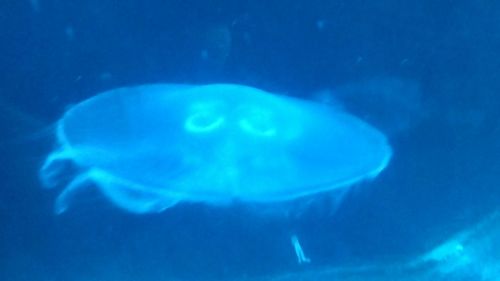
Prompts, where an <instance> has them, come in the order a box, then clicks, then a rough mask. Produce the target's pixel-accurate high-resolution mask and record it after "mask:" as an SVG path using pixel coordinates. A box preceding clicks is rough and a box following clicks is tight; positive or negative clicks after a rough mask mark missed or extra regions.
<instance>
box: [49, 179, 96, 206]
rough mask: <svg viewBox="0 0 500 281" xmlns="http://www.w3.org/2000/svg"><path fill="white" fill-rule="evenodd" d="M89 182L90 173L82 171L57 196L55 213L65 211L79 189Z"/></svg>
mask: <svg viewBox="0 0 500 281" xmlns="http://www.w3.org/2000/svg"><path fill="white" fill-rule="evenodd" d="M89 183H90V175H89V173H88V172H85V173H82V174H80V175H78V176H77V177H76V178H74V179H73V180H72V181H71V182H70V183H69V184H68V186H66V188H65V189H64V190H63V191H62V192H61V194H59V196H58V197H57V200H56V204H55V207H54V211H55V213H56V214H58V215H60V214H62V213H64V212H65V211H66V210H67V209H68V207H69V205H70V204H71V201H72V200H73V199H74V197H75V195H76V194H77V193H78V191H80V190H81V189H82V188H84V187H86V186H88V184H89Z"/></svg>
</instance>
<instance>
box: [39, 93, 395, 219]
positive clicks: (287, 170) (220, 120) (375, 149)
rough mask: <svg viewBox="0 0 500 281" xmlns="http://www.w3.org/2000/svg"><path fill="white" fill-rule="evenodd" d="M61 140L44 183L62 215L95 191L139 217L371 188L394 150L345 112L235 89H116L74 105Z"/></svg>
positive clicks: (43, 172)
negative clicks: (180, 207)
mask: <svg viewBox="0 0 500 281" xmlns="http://www.w3.org/2000/svg"><path fill="white" fill-rule="evenodd" d="M56 139H57V145H56V148H55V149H54V151H53V152H51V153H50V154H49V155H48V156H47V158H46V160H45V162H44V163H43V165H42V167H41V169H40V178H41V181H42V184H43V186H45V187H47V188H51V187H57V186H59V187H61V186H64V188H63V189H62V191H61V193H60V194H59V195H58V197H57V199H56V203H55V212H56V213H62V212H64V211H66V210H67V209H68V207H69V206H70V205H71V203H72V202H74V200H76V199H77V198H78V197H79V194H82V193H81V191H82V190H86V189H88V188H97V189H98V190H99V191H101V193H102V194H103V195H104V197H105V198H107V199H109V201H111V202H112V203H114V204H115V205H116V206H118V207H121V208H123V209H124V210H126V211H129V212H133V213H154V212H162V211H164V210H166V209H168V208H170V207H172V206H175V205H176V204H178V203H181V202H199V203H205V204H209V205H215V206H218V205H227V204H228V203H231V202H235V201H237V202H242V203H262V204H273V203H277V202H287V201H290V200H294V199H298V198H301V197H306V196H310V195H313V194H319V193H323V192H328V191H332V190H337V189H346V188H348V187H349V186H352V185H353V184H355V183H357V182H360V181H363V180H365V179H372V178H374V177H375V176H377V175H378V174H379V173H380V172H381V171H382V170H383V169H384V168H385V167H386V166H387V164H388V162H389V160H390V158H391V153H392V152H391V147H390V145H389V143H388V141H387V139H386V137H385V136H384V135H383V134H382V133H381V132H379V131H378V130H377V129H376V128H374V127H372V126H370V125H369V124H367V123H365V122H363V121H361V120H360V119H358V118H357V117H355V116H353V115H351V114H349V113H347V112H344V111H341V110H339V109H338V108H332V107H331V106H328V105H326V104H320V103H315V102H312V101H307V100H303V99H299V98H294V97H286V96H280V95H274V94H271V93H268V92H266V91H263V90H260V89H257V88H253V87H249V86H243V85H236V84H209V85H176V84H148V85H142V86H134V87H125V88H119V89H114V90H110V91H107V92H104V93H101V94H98V95H96V96H94V97H91V98H89V99H87V100H84V101H82V102H81V103H79V104H76V105H75V106H73V107H71V108H69V109H68V110H67V111H66V112H65V113H64V115H63V116H62V118H60V119H59V120H58V122H57V125H56ZM68 166H71V167H73V169H71V171H72V173H71V174H69V172H68ZM68 177H69V179H68Z"/></svg>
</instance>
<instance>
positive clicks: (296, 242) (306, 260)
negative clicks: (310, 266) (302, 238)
mask: <svg viewBox="0 0 500 281" xmlns="http://www.w3.org/2000/svg"><path fill="white" fill-rule="evenodd" d="M290 240H291V242H292V246H293V249H294V250H295V254H296V255H297V262H298V263H299V264H303V263H310V262H311V259H310V258H308V257H306V255H305V254H304V251H303V250H302V246H300V242H299V238H298V237H297V235H295V234H294V235H292V237H290Z"/></svg>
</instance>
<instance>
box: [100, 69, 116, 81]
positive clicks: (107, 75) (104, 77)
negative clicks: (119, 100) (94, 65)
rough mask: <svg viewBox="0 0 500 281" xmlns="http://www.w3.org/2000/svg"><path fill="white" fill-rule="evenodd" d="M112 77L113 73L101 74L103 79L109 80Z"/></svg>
mask: <svg viewBox="0 0 500 281" xmlns="http://www.w3.org/2000/svg"><path fill="white" fill-rule="evenodd" d="M111 78H113V75H112V74H111V73H109V72H106V71H105V72H102V73H101V74H100V75H99V79H101V81H108V80H111Z"/></svg>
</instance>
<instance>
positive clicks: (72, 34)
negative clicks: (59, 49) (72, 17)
mask: <svg viewBox="0 0 500 281" xmlns="http://www.w3.org/2000/svg"><path fill="white" fill-rule="evenodd" d="M64 33H65V34H66V39H68V41H73V39H75V30H74V29H73V27H72V26H71V25H68V26H66V28H65V29H64Z"/></svg>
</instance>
